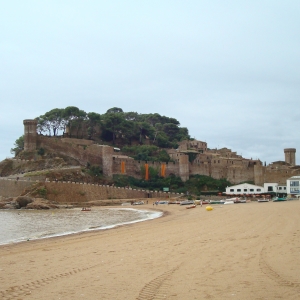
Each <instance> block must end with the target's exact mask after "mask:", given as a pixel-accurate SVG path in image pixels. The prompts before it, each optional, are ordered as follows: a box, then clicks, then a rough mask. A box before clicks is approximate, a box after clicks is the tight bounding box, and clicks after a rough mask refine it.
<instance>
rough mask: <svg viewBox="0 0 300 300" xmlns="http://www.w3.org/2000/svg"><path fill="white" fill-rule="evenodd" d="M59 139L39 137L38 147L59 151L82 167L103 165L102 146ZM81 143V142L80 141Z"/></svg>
mask: <svg viewBox="0 0 300 300" xmlns="http://www.w3.org/2000/svg"><path fill="white" fill-rule="evenodd" d="M73 141H74V139H65V138H57V137H50V138H49V137H44V136H39V137H38V147H42V148H45V149H49V150H52V151H57V152H59V153H61V154H63V155H67V156H70V157H72V158H74V159H76V160H78V161H79V162H80V163H81V164H82V165H86V164H87V163H88V162H89V163H90V164H92V165H102V145H96V144H92V145H86V144H79V143H78V140H76V139H75V142H73ZM82 141H83V142H84V140H82ZM80 142H81V140H80ZM88 142H90V141H88Z"/></svg>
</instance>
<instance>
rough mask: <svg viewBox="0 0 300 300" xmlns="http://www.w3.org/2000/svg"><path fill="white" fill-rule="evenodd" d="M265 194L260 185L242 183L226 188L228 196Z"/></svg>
mask: <svg viewBox="0 0 300 300" xmlns="http://www.w3.org/2000/svg"><path fill="white" fill-rule="evenodd" d="M261 193H264V188H263V187H262V186H259V185H254V184H250V183H241V184H238V185H233V186H229V187H227V188H226V195H238V194H247V195H254V194H261Z"/></svg>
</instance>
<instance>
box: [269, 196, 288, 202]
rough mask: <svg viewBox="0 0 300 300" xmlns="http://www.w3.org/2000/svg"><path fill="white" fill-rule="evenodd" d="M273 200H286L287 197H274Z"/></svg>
mask: <svg viewBox="0 0 300 300" xmlns="http://www.w3.org/2000/svg"><path fill="white" fill-rule="evenodd" d="M272 201H273V202H281V201H286V198H285V197H274V198H272Z"/></svg>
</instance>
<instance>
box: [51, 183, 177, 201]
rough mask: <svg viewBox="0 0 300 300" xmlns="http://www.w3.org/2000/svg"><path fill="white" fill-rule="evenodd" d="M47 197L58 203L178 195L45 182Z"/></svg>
mask: <svg viewBox="0 0 300 300" xmlns="http://www.w3.org/2000/svg"><path fill="white" fill-rule="evenodd" d="M45 186H46V188H47V191H48V193H47V199H49V200H54V201H58V202H60V203H81V202H82V203H84V202H87V201H96V200H107V199H108V200H113V199H137V198H162V199H166V198H169V197H172V198H173V197H179V196H181V194H178V193H164V192H160V191H147V190H137V189H131V188H120V187H113V186H106V185H94V184H82V183H80V184H78V183H74V182H73V183H72V182H46V183H45Z"/></svg>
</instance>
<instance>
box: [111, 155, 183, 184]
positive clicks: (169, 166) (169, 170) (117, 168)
mask: <svg viewBox="0 0 300 300" xmlns="http://www.w3.org/2000/svg"><path fill="white" fill-rule="evenodd" d="M122 162H123V163H124V164H125V166H124V167H125V170H124V171H125V172H124V173H122ZM146 163H147V164H148V166H149V168H150V167H152V168H154V169H156V170H157V171H158V174H159V175H161V169H162V165H163V164H165V165H166V170H165V176H166V177H168V176H170V175H171V174H174V175H176V176H178V175H179V164H178V163H175V162H168V163H165V162H153V161H148V162H146V161H138V160H133V159H131V158H121V157H117V156H116V157H114V158H113V173H114V174H124V175H127V176H132V177H135V178H139V179H142V173H141V168H142V167H143V166H145V164H146Z"/></svg>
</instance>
